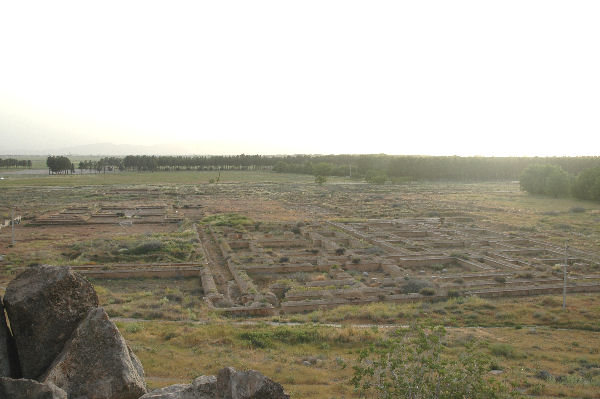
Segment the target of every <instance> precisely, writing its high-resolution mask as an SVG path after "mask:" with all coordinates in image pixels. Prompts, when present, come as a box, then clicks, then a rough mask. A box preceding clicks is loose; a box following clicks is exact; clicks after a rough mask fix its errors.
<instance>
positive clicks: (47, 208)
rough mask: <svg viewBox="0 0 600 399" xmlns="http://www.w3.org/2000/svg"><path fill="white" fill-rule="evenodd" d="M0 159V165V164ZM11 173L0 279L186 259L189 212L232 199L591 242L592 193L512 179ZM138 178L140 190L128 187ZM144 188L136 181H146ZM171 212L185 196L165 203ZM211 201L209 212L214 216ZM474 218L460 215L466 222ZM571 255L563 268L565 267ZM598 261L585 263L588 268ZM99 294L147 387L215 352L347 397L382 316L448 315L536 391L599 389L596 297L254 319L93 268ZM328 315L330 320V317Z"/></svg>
mask: <svg viewBox="0 0 600 399" xmlns="http://www.w3.org/2000/svg"><path fill="white" fill-rule="evenodd" d="M1 174H2V173H1V171H0V175H1ZM217 175H218V172H170V173H168V172H157V173H114V174H106V175H104V174H97V175H95V174H93V175H88V174H84V175H65V176H47V175H45V176H21V175H10V176H8V177H7V178H6V179H5V180H1V181H0V219H2V217H6V216H7V215H9V213H10V211H11V205H12V204H14V205H17V209H18V212H19V214H21V215H22V216H23V217H24V224H23V225H22V226H18V228H17V232H16V236H17V245H16V246H15V247H11V246H10V245H9V243H10V238H11V236H10V229H2V230H0V255H2V257H3V260H1V261H0V268H2V271H3V273H2V274H1V275H0V292H3V291H4V289H5V287H6V284H7V283H8V281H9V280H10V279H11V278H12V277H13V276H14V272H15V268H17V267H24V266H27V265H28V264H32V263H57V264H81V263H88V262H91V263H95V262H101V263H102V262H110V263H113V262H114V263H118V262H134V263H135V262H137V263H139V262H153V261H162V260H165V259H166V260H171V261H184V260H195V261H198V260H200V259H201V258H200V257H199V255H198V254H199V253H198V252H194V248H193V243H195V241H194V235H193V234H190V232H189V231H188V228H189V226H190V225H191V224H192V223H197V224H198V225H201V224H202V223H203V222H205V223H213V224H217V223H219V222H220V221H222V219H223V218H224V216H222V215H223V214H228V213H236V214H239V215H243V216H244V217H245V218H247V219H248V220H252V221H253V222H262V223H271V222H277V221H285V222H290V223H295V222H297V221H301V220H310V219H319V220H327V219H330V220H366V219H369V218H399V217H431V216H441V217H453V216H460V217H463V218H465V220H467V222H466V223H472V225H473V226H482V227H486V228H490V229H492V230H496V231H500V232H504V233H506V234H509V235H511V234H512V235H515V236H517V235H519V236H525V237H528V236H531V237H538V236H539V237H543V238H542V239H543V240H548V241H552V242H555V243H556V244H559V245H563V244H564V243H565V242H569V245H571V246H573V247H577V248H580V249H582V250H586V251H589V252H595V253H600V204H598V203H594V202H585V201H578V200H575V199H571V198H565V199H553V198H547V197H538V196H530V195H527V194H525V193H523V192H521V191H520V190H519V186H518V183H515V182H485V183H456V182H453V183H448V182H407V183H403V184H399V185H389V184H388V185H382V186H376V185H367V184H356V183H358V182H357V181H354V180H350V179H345V178H331V179H329V181H328V182H327V183H326V184H324V185H323V186H318V185H316V184H315V183H314V178H313V177H312V176H307V175H293V174H278V173H271V172H248V171H231V172H227V171H226V172H221V180H220V183H219V184H209V180H210V179H211V178H216V177H217ZM131 189H133V190H138V189H141V191H140V192H135V191H131V192H128V190H131ZM146 190H147V191H146ZM162 203H173V204H178V205H183V204H188V203H189V204H200V205H201V208H200V209H199V210H198V211H197V212H198V213H196V214H194V213H193V212H192V211H191V210H189V211H188V212H189V214H188V215H187V216H186V220H185V222H184V223H183V224H182V225H181V226H178V225H177V224H147V225H144V224H140V225H134V226H130V227H127V228H125V227H123V226H119V225H118V224H111V225H90V226H41V227H40V226H34V225H28V223H29V222H30V221H32V220H34V218H35V217H36V216H38V215H40V214H46V213H51V212H58V211H60V210H62V209H65V208H66V207H69V206H80V205H90V206H96V205H98V204H128V205H136V204H162ZM179 209H180V211H181V209H183V208H179ZM215 215H216V216H215ZM468 220H472V222H468ZM573 270H575V271H577V270H576V267H575V268H573ZM585 272H586V273H596V274H598V273H599V271H598V270H597V269H594V270H592V269H590V270H586V271H585ZM93 283H94V285H95V287H96V289H97V291H98V294H99V297H100V302H101V304H102V306H104V307H105V308H106V309H107V311H108V313H109V314H110V315H111V316H112V317H115V318H117V320H118V325H119V328H120V329H121V331H122V332H123V334H124V336H125V337H126V339H127V340H128V342H129V343H130V344H131V346H132V347H133V349H134V351H135V352H136V353H137V354H138V356H139V357H140V359H141V360H142V363H143V365H144V368H145V370H146V373H147V375H148V383H149V385H150V386H151V387H159V386H165V385H169V384H172V383H181V382H189V381H190V380H191V379H192V378H194V377H195V376H197V375H201V374H208V373H214V372H215V371H217V370H218V369H219V368H221V367H224V366H225V365H232V366H235V367H239V368H254V369H257V370H260V371H262V372H263V373H265V374H266V375H268V376H270V377H272V378H273V379H275V380H276V381H279V382H281V383H282V384H283V385H284V387H285V388H286V390H287V391H288V392H289V393H290V394H291V395H292V398H353V397H358V396H357V394H356V393H354V392H353V390H352V388H351V386H350V384H349V379H350V377H351V374H352V365H353V363H354V361H355V359H356V357H357V353H358V351H359V350H360V349H361V348H363V347H364V345H365V344H369V343H376V342H378V340H380V339H382V338H385V337H386V336H387V335H388V334H390V332H391V331H392V330H393V328H396V327H397V326H402V325H406V324H409V323H412V322H415V321H423V320H429V321H431V322H433V323H435V324H440V325H444V326H446V327H447V328H448V329H449V336H448V341H447V342H446V349H447V351H448V353H449V355H450V356H456V355H457V354H458V353H460V351H461V350H464V348H465V345H467V343H469V342H477V343H478V346H479V349H480V350H481V351H483V352H484V353H486V354H487V355H489V356H490V357H491V358H492V359H493V362H494V367H495V368H498V369H500V370H502V373H501V374H500V375H498V376H497V377H496V378H499V379H500V380H502V381H505V383H506V384H507V386H509V387H510V389H511V390H513V391H514V392H515V393H520V394H523V395H528V396H534V397H570V398H581V397H583V398H596V397H600V395H598V392H600V353H599V349H598V348H600V296H599V295H598V294H577V295H569V298H568V309H567V311H563V310H562V308H561V305H562V298H561V297H560V296H556V295H555V296H539V297H526V298H503V299H494V300H491V299H482V298H478V297H459V298H453V299H449V300H445V301H441V302H435V303H429V302H421V303H411V304H391V303H376V304H370V305H366V306H342V307H338V308H336V309H331V310H320V311H314V312H309V313H301V314H282V315H279V316H273V317H268V318H250V319H243V318H239V319H238V318H225V317H224V316H222V315H221V314H219V313H217V312H215V311H214V310H211V309H209V308H208V306H207V305H206V303H205V302H204V301H203V299H202V290H201V288H202V287H201V282H200V279H199V278H185V279H176V278H161V279H159V278H146V279H120V280H119V279H95V280H93ZM328 324H331V325H328Z"/></svg>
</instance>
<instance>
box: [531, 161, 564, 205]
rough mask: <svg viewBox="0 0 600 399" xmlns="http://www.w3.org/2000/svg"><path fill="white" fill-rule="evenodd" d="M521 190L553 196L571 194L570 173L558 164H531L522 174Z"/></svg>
mask: <svg viewBox="0 0 600 399" xmlns="http://www.w3.org/2000/svg"><path fill="white" fill-rule="evenodd" d="M520 185H521V190H523V191H527V192H528V193H530V194H544V195H550V196H553V197H559V196H565V195H567V194H569V190H570V187H569V175H568V174H567V172H565V171H564V170H563V169H562V168H561V167H560V166H557V165H540V164H538V165H531V166H529V167H528V168H526V169H525V170H524V171H523V173H521V176H520Z"/></svg>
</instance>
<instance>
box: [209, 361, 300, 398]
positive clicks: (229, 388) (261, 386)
mask: <svg viewBox="0 0 600 399" xmlns="http://www.w3.org/2000/svg"><path fill="white" fill-rule="evenodd" d="M217 397H218V398H219V399H289V395H287V394H286V393H285V392H284V391H283V387H282V386H281V384H278V383H276V382H275V381H273V380H271V379H270V378H268V377H265V376H264V375H263V374H261V373H259V372H258V371H255V370H247V371H237V370H236V369H234V368H233V367H226V368H224V369H222V370H220V371H219V373H218V374H217Z"/></svg>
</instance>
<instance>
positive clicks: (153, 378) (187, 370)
mask: <svg viewBox="0 0 600 399" xmlns="http://www.w3.org/2000/svg"><path fill="white" fill-rule="evenodd" d="M542 300H543V299H542ZM118 325H119V327H120V329H121V331H123V333H124V335H125V337H126V339H127V340H128V342H130V344H131V345H132V348H133V349H134V351H135V352H136V353H138V355H139V357H140V359H141V360H142V363H143V364H144V368H145V370H146V373H147V375H148V376H149V377H148V382H149V385H150V386H151V387H160V386H165V385H168V384H172V383H178V382H182V381H189V380H191V379H192V378H194V377H196V376H198V375H202V374H207V373H215V372H216V371H217V370H218V369H219V368H220V367H221V366H222V365H223V364H229V365H232V366H234V367H239V368H243V369H246V368H252V369H256V370H259V371H261V372H263V373H264V374H266V375H269V376H271V377H272V378H274V379H275V380H277V381H280V382H281V383H282V384H283V385H284V387H285V388H286V390H287V391H288V393H290V394H291V396H292V397H295V398H352V397H359V396H358V395H357V394H356V393H355V392H354V391H353V389H352V387H351V385H350V382H349V380H350V378H351V376H352V366H353V365H354V364H355V363H356V359H357V356H358V352H359V351H360V350H361V348H363V347H364V346H365V345H369V344H376V343H377V342H378V341H379V340H380V339H383V338H385V337H386V336H387V335H388V334H390V333H391V332H392V331H393V328H382V327H376V326H372V327H362V326H360V327H358V326H352V325H345V326H340V327H334V326H323V325H312V324H303V325H293V326H287V325H267V324H260V323H258V324H253V325H244V324H239V323H235V322H231V321H229V322H227V321H225V322H220V321H215V320H213V321H211V322H210V323H208V324H194V323H190V322H187V323H173V322H159V321H136V322H126V321H123V322H119V323H118ZM448 330H449V336H448V339H447V340H446V342H445V347H446V352H447V354H448V355H449V356H458V354H459V353H460V352H461V351H463V350H465V348H466V345H467V344H468V343H473V342H475V343H476V347H477V349H478V350H479V351H480V352H482V353H484V354H487V355H489V356H490V357H491V360H492V365H493V366H492V367H493V368H494V369H498V370H502V372H501V374H500V375H499V376H498V379H499V380H500V381H502V382H503V383H504V384H505V385H506V386H507V387H508V388H509V390H511V391H512V392H513V393H514V394H515V395H516V396H518V395H520V394H525V395H532V396H542V397H555V396H559V397H570V398H597V397H598V396H597V392H598V390H599V388H600V374H599V373H600V363H599V360H600V358H599V349H598V348H600V336H599V335H598V333H596V332H591V331H586V330H579V329H568V330H565V329H556V328H551V327H544V326H542V327H540V326H538V327H527V328H514V327H512V328H511V327H498V328H489V327H485V326H482V327H451V328H449V329H448Z"/></svg>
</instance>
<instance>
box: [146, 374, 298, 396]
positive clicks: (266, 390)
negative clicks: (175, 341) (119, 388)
mask: <svg viewBox="0 0 600 399" xmlns="http://www.w3.org/2000/svg"><path fill="white" fill-rule="evenodd" d="M140 399H289V395H287V394H286V393H285V392H284V391H283V387H282V386H281V385H279V384H278V383H276V382H273V381H272V380H271V379H270V378H267V377H265V376H264V375H262V374H261V373H259V372H258V371H254V370H248V371H237V370H236V369H234V368H233V367H227V368H224V369H222V370H220V371H219V373H218V374H217V376H216V377H215V376H214V375H211V376H205V375H203V376H201V377H198V378H196V379H195V380H194V381H192V383H191V384H187V385H186V384H177V385H171V386H169V387H166V388H162V389H157V390H154V391H152V392H150V393H147V394H146V395H144V396H142V397H141V398H140Z"/></svg>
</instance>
